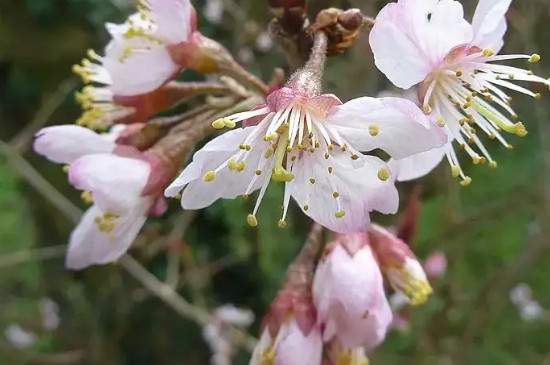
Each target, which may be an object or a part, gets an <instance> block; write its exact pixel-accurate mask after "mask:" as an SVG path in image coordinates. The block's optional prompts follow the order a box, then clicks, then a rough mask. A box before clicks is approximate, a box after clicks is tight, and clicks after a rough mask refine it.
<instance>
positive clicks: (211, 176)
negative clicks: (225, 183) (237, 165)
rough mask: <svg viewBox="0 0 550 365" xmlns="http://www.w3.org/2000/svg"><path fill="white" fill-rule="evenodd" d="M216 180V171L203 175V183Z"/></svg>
mask: <svg viewBox="0 0 550 365" xmlns="http://www.w3.org/2000/svg"><path fill="white" fill-rule="evenodd" d="M215 178H216V171H208V172H207V173H206V174H204V178H203V180H204V182H211V181H213V180H214V179H215Z"/></svg>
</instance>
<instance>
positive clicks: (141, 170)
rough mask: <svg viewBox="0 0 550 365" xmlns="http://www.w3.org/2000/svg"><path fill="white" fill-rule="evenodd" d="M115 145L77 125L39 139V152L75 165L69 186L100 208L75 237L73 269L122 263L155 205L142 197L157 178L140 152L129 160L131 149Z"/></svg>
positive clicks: (86, 216) (44, 133) (110, 138)
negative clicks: (151, 182) (121, 258)
mask: <svg viewBox="0 0 550 365" xmlns="http://www.w3.org/2000/svg"><path fill="white" fill-rule="evenodd" d="M113 140H114V138H113V136H101V135H99V134H97V133H95V132H92V131H90V130H89V129H86V128H83V127H79V126H75V125H65V126H54V127H48V128H44V129H42V130H41V131H40V132H38V134H37V135H36V136H35V140H34V149H35V151H36V152H37V153H38V154H40V155H43V156H45V157H46V158H48V159H49V160H51V161H53V162H56V163H62V164H67V165H69V170H68V174H69V181H70V182H71V184H72V185H73V186H74V187H75V188H77V189H79V190H83V191H84V193H83V198H85V199H86V200H90V201H91V202H93V203H94V205H92V206H91V207H90V208H89V209H88V210H87V211H86V212H85V214H84V215H83V217H82V218H81V220H80V223H79V224H78V225H77V227H76V228H75V229H74V231H73V232H72V234H71V237H70V240H69V248H68V252H67V257H66V266H67V268H69V269H74V270H79V269H83V268H85V267H87V266H89V265H94V264H106V263H109V262H113V261H116V260H117V259H118V258H120V256H122V255H123V254H124V253H125V252H126V251H127V250H128V248H129V247H130V245H131V244H132V242H133V241H134V239H135V238H136V236H137V234H138V233H139V231H140V229H141V227H142V226H143V225H144V224H145V221H146V219H147V215H148V213H149V211H150V209H151V208H152V207H153V205H154V203H155V199H154V198H153V197H151V196H142V192H143V190H144V189H145V187H146V184H147V182H148V180H149V174H150V173H151V167H150V165H149V163H147V162H146V161H144V160H142V159H139V158H137V156H138V155H139V154H138V153H137V151H136V152H135V154H134V156H132V157H124V156H123V155H125V154H126V155H129V151H131V150H130V149H127V148H125V147H120V146H117V145H116V144H115V142H114V141H113ZM117 153H120V154H121V155H117Z"/></svg>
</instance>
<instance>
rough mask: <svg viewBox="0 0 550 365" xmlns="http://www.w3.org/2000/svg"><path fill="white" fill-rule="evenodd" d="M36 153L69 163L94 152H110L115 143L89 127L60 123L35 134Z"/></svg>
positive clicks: (55, 160)
mask: <svg viewBox="0 0 550 365" xmlns="http://www.w3.org/2000/svg"><path fill="white" fill-rule="evenodd" d="M33 147H34V150H35V151H36V153H38V154H40V155H42V156H44V157H46V158H47V159H49V160H51V161H53V162H56V163H65V164H69V163H71V162H73V161H74V160H76V159H78V158H80V157H82V156H85V155H88V154H93V153H110V152H112V151H113V149H114V148H115V144H114V142H112V141H109V140H108V139H105V138H103V137H102V136H100V135H99V134H97V133H95V132H93V131H91V130H89V129H88V128H84V127H80V126H77V125H59V126H54V127H47V128H43V129H41V130H40V131H39V132H38V133H37V134H36V135H35V136H34V145H33Z"/></svg>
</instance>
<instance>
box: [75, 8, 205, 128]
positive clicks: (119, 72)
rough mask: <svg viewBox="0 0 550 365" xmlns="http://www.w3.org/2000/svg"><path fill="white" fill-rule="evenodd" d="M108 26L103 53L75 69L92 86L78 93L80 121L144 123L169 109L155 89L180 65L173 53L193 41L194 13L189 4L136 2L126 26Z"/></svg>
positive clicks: (88, 123)
mask: <svg viewBox="0 0 550 365" xmlns="http://www.w3.org/2000/svg"><path fill="white" fill-rule="evenodd" d="M106 28H107V30H108V32H109V34H110V36H111V41H110V42H109V44H108V45H107V47H106V48H105V55H104V56H100V55H98V54H97V53H96V52H94V51H92V50H90V51H89V52H88V59H84V60H83V61H82V64H81V65H75V66H74V67H73V70H74V72H75V73H77V74H79V75H80V76H81V77H82V79H83V81H84V82H85V83H93V86H91V85H90V86H86V87H85V88H84V89H83V90H82V92H81V93H78V94H77V100H78V101H79V102H80V103H81V104H82V106H83V108H84V110H85V112H84V114H83V116H82V117H81V118H80V120H79V123H80V124H82V125H92V126H105V125H106V126H110V125H111V124H113V123H121V122H124V121H128V120H129V119H130V120H131V121H138V122H139V121H144V120H145V119H147V118H148V117H149V116H150V115H151V114H154V113H156V112H159V111H160V110H162V109H164V108H165V107H166V106H167V105H165V104H167V100H164V99H166V98H167V97H168V98H169V95H167V94H166V92H162V91H159V90H158V89H159V88H161V87H162V86H163V85H164V84H166V83H167V82H168V81H170V80H171V79H172V78H174V77H175V76H176V75H177V73H178V72H179V71H181V69H182V67H183V66H182V65H180V64H178V62H177V61H176V60H174V57H173V56H172V52H173V48H174V47H181V46H182V45H185V44H186V43H187V42H189V41H190V40H191V37H192V35H193V32H194V31H195V30H196V15H195V13H194V9H193V7H192V5H191V3H190V2H189V0H140V7H139V12H138V13H136V14H133V15H131V16H130V17H129V18H128V20H127V21H126V22H125V23H124V24H110V23H108V24H107V25H106ZM179 58H181V57H179ZM159 103H160V104H162V105H158V106H156V104H159ZM155 106H156V107H155ZM152 107H154V108H153V110H149V109H151V108H152ZM134 114H137V116H136V115H134ZM134 119H137V120H134Z"/></svg>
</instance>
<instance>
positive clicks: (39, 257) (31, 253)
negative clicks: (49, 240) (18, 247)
mask: <svg viewBox="0 0 550 365" xmlns="http://www.w3.org/2000/svg"><path fill="white" fill-rule="evenodd" d="M66 250H67V245H59V246H50V247H42V248H36V249H32V250H25V251H19V252H13V253H8V254H5V255H2V256H0V269H5V268H8V267H12V266H16V265H19V264H24V263H27V262H31V261H44V260H49V259H57V258H60V257H63V256H65V251H66Z"/></svg>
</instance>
